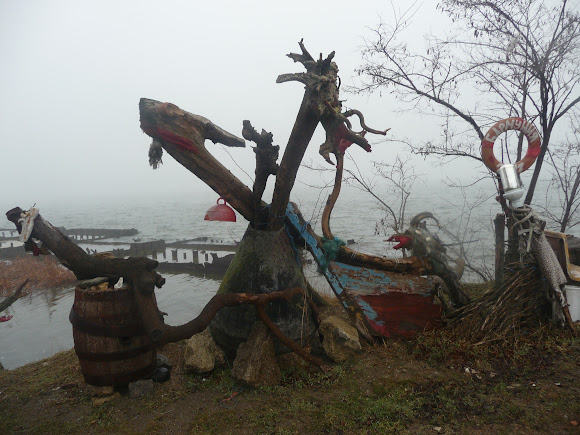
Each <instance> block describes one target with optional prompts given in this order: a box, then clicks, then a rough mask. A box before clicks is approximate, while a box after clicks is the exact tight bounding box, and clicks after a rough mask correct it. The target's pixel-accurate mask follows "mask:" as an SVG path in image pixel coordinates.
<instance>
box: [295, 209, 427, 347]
mask: <svg viewBox="0 0 580 435" xmlns="http://www.w3.org/2000/svg"><path fill="white" fill-rule="evenodd" d="M286 225H287V226H291V227H292V229H293V230H294V233H298V234H300V237H301V238H302V239H303V240H304V243H305V244H306V248H307V249H308V250H309V251H310V253H311V254H312V255H313V257H314V260H315V261H316V262H317V263H318V265H319V266H320V265H321V264H326V263H327V260H326V258H325V255H324V251H323V250H322V248H321V246H320V244H319V242H318V240H317V239H316V237H314V235H313V234H312V233H311V230H310V229H309V224H308V223H307V222H304V221H303V220H302V219H301V218H300V217H299V216H298V215H297V214H296V212H295V210H294V208H293V207H292V205H290V204H289V205H288V209H287V213H286ZM322 273H323V274H324V276H325V278H326V280H327V281H328V283H329V284H330V287H331V288H332V290H333V292H334V293H335V294H336V296H337V297H338V298H339V300H340V301H341V302H342V304H343V305H344V307H345V308H346V309H347V310H349V311H351V312H353V313H354V314H355V315H356V317H357V318H359V319H361V320H362V321H363V322H364V323H365V324H366V326H367V328H368V330H369V332H370V333H371V334H373V335H379V336H385V337H389V336H391V335H393V334H394V335H403V336H411V335H412V334H414V333H415V332H416V331H417V330H419V329H420V328H423V327H426V325H427V324H428V323H429V320H430V318H432V317H437V310H438V308H437V309H435V310H434V309H433V308H434V307H433V305H432V293H431V292H432V289H433V283H432V280H431V279H430V278H423V277H418V276H414V275H403V274H400V273H394V272H387V271H382V270H376V269H368V268H364V267H359V266H351V265H347V264H344V263H340V262H336V261H331V262H330V263H329V264H328V267H327V268H325V269H324V270H323V271H322ZM381 296H382V297H381ZM369 301H373V302H372V303H369ZM393 303H395V304H399V306H400V307H401V316H397V315H393V314H392V313H393V311H396V310H397V308H398V306H394V307H393V306H389V304H393ZM374 304H376V305H375V306H373V305H374ZM377 310H378V311H377ZM388 311H390V313H388ZM379 313H380V314H379ZM414 318H416V323H414V322H413V320H414ZM402 319H403V320H405V319H409V322H404V321H402ZM417 325H419V326H417Z"/></svg>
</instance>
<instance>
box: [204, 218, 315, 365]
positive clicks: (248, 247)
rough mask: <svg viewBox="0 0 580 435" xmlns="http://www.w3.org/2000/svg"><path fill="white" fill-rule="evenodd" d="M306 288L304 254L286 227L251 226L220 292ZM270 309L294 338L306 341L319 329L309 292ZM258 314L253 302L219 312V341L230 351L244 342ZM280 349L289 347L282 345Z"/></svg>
mask: <svg viewBox="0 0 580 435" xmlns="http://www.w3.org/2000/svg"><path fill="white" fill-rule="evenodd" d="M291 287H302V288H306V287H307V284H306V280H305V278H304V274H303V272H302V264H301V260H300V255H299V253H298V251H297V250H296V248H295V247H294V246H293V242H292V240H291V239H289V237H288V233H287V232H286V230H284V229H282V230H275V231H262V230H255V229H253V228H251V227H248V229H247V230H246V233H245V234H244V237H243V239H242V241H241V243H240V246H239V247H238V250H237V252H236V255H235V257H234V259H233V260H232V262H231V264H230V267H229V268H228V270H227V272H226V274H225V276H224V278H223V280H222V283H221V285H220V288H219V290H218V295H219V294H229V293H242V292H251V293H255V294H266V293H271V292H274V291H277V290H279V289H285V288H291ZM266 313H267V314H268V316H269V317H270V318H271V319H272V321H273V322H275V323H276V324H277V325H278V327H279V328H280V329H281V330H282V332H283V333H284V334H285V335H286V336H288V337H289V338H290V339H292V340H294V341H296V342H298V343H301V344H302V345H306V344H307V342H308V341H309V340H310V339H312V334H313V333H314V331H315V329H316V325H315V323H314V319H313V316H312V313H311V311H310V310H309V309H308V302H307V300H306V299H305V295H296V296H295V297H294V298H293V299H292V300H291V301H290V303H289V302H287V301H283V300H279V301H275V302H272V303H271V304H269V305H268V307H267V308H266ZM255 320H256V313H255V310H254V309H253V308H252V307H249V306H238V307H231V308H224V309H222V310H220V312H218V313H217V315H216V316H215V318H214V320H213V321H212V323H211V326H210V331H211V333H212V336H213V337H214V340H215V341H216V343H217V344H219V345H220V347H221V348H222V349H223V350H224V351H225V352H226V353H227V354H229V355H230V356H234V355H235V352H236V349H237V347H238V345H239V344H241V343H242V342H244V341H245V340H246V339H247V338H248V335H249V334H250V331H251V329H252V325H253V324H254V322H255ZM276 351H277V352H278V353H280V352H285V351H287V349H286V348H285V347H284V346H280V345H279V344H277V346H276Z"/></svg>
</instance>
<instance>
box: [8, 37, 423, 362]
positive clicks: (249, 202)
mask: <svg viewBox="0 0 580 435" xmlns="http://www.w3.org/2000/svg"><path fill="white" fill-rule="evenodd" d="M299 45H300V49H301V53H299V54H296V53H291V54H289V55H288V57H290V58H291V59H293V60H294V61H295V62H298V63H300V64H302V66H303V67H304V68H305V70H306V71H305V72H301V73H292V74H283V75H280V76H279V77H278V79H277V82H278V83H285V82H290V81H296V82H299V83H301V84H303V85H305V86H304V89H305V90H304V97H303V99H302V103H301V106H300V109H299V111H298V114H297V116H296V120H295V121H294V127H293V129H292V132H291V134H290V136H289V138H288V141H287V144H286V147H285V150H284V154H283V157H282V160H281V162H280V164H279V165H278V164H277V163H276V160H277V157H278V152H279V147H278V146H275V145H273V135H272V134H271V133H268V132H266V131H264V130H262V132H261V133H260V134H258V133H257V131H256V130H255V129H254V127H253V126H252V125H251V123H250V122H249V121H244V123H243V130H242V136H243V137H244V138H245V139H246V140H249V141H252V142H254V143H255V144H256V148H254V152H255V154H256V179H255V182H254V186H253V189H250V188H249V187H248V186H246V185H245V184H244V183H242V182H241V181H240V180H239V179H237V178H236V177H235V176H234V175H233V174H232V173H231V172H230V171H229V170H228V169H227V168H226V167H225V166H223V165H222V164H221V163H220V162H219V161H218V160H217V159H215V158H214V157H213V156H212V155H211V153H210V152H209V151H208V150H207V148H206V146H205V141H206V139H209V140H211V141H212V142H214V143H222V144H224V145H226V146H230V147H244V146H245V142H244V139H242V138H239V137H237V136H235V135H233V134H231V133H228V132H226V131H224V130H223V129H221V128H220V127H218V126H217V125H215V124H214V123H212V122H211V121H209V120H208V119H206V118H204V117H202V116H199V115H194V114H191V113H189V112H186V111H184V110H182V109H180V108H179V107H177V106H175V105H173V104H171V103H161V102H159V101H154V100H150V99H145V98H143V99H141V101H140V103H139V111H140V121H141V129H142V130H143V131H144V132H145V133H146V134H147V135H149V136H150V137H151V138H152V144H151V147H150V149H149V162H150V164H151V165H152V166H153V167H154V168H157V167H159V165H160V164H161V163H162V154H163V152H164V151H165V152H167V153H169V154H170V155H171V156H172V157H173V158H175V159H176V160H177V161H178V162H179V163H181V164H182V165H183V166H184V167H185V168H187V169H188V170H189V171H191V172H192V173H193V174H194V175H195V176H197V177H198V178H199V179H201V180H202V181H204V182H205V183H206V184H207V185H208V186H210V187H211V188H212V189H213V190H214V191H215V192H217V193H218V194H219V195H220V196H221V197H223V198H225V199H226V200H227V201H228V202H229V203H230V204H231V206H232V207H233V208H234V209H236V210H237V211H238V212H239V213H240V214H241V215H242V216H243V217H244V218H245V219H247V220H248V221H249V226H248V230H247V231H246V234H245V235H244V237H243V239H242V241H241V243H240V246H239V249H238V252H237V253H236V255H235V257H234V260H233V261H232V264H231V265H230V267H229V269H228V271H227V272H226V275H225V277H224V279H223V281H222V284H221V286H220V289H219V291H218V294H217V295H216V296H215V297H214V298H213V299H212V300H211V301H210V302H209V303H208V305H207V306H206V308H205V309H204V310H203V311H202V314H201V315H200V316H199V317H198V318H197V319H194V320H192V321H191V322H188V323H187V324H185V325H182V326H178V327H172V326H168V325H166V324H165V323H164V321H163V316H162V314H161V313H160V311H159V309H158V307H157V303H156V299H155V291H154V290H155V288H160V287H161V286H163V284H164V281H165V280H164V278H163V277H161V276H160V275H159V274H158V273H157V272H156V270H155V269H156V267H157V262H156V261H154V260H150V259H147V258H128V259H112V258H97V257H95V256H89V255H87V254H86V253H85V252H84V251H83V250H82V249H81V248H79V247H78V246H77V245H75V244H74V243H72V242H71V241H70V240H69V239H68V238H67V237H66V236H65V235H64V234H62V233H61V232H60V231H59V230H58V229H57V228H54V227H53V226H52V225H50V223H48V222H47V221H45V220H44V219H43V218H42V216H40V215H39V216H38V217H37V218H36V220H35V224H34V229H33V231H32V238H35V239H38V240H40V241H42V243H43V246H44V247H46V248H48V249H49V250H50V251H52V252H53V253H54V254H55V255H56V256H57V257H58V258H59V259H60V260H61V261H62V263H63V264H64V265H65V266H66V267H68V268H69V269H71V270H72V271H73V272H74V273H75V275H76V276H77V278H79V279H80V280H86V279H92V278H96V277H107V282H108V283H109V286H113V285H114V284H115V283H116V282H117V281H118V280H119V278H121V277H122V278H123V280H124V282H125V283H126V284H128V285H130V286H131V287H132V288H133V289H134V293H135V300H136V303H137V305H138V308H139V313H140V315H141V318H142V319H143V322H144V325H145V328H146V331H147V333H148V335H149V337H150V338H151V340H152V341H153V342H154V343H156V344H163V343H167V342H170V341H175V340H180V339H183V338H186V337H189V336H191V335H193V334H195V333H197V332H200V331H201V330H203V329H204V328H205V327H206V326H207V324H208V323H209V322H210V320H211V319H212V317H213V321H211V327H210V329H211V332H212V335H213V336H214V339H216V341H217V342H218V344H219V345H220V346H221V347H222V348H224V350H225V351H226V353H229V354H230V355H233V354H235V350H236V348H237V346H238V345H239V344H240V343H241V342H242V341H244V340H245V339H246V338H247V336H248V334H249V331H250V330H251V328H252V324H253V323H254V321H256V320H257V319H260V320H261V321H263V322H264V323H266V325H268V327H269V328H270V329H271V331H272V332H273V333H274V335H275V336H276V337H278V339H279V340H280V342H281V343H283V344H284V345H286V346H287V347H289V348H290V349H292V350H294V351H296V352H298V353H300V354H301V355H302V356H303V357H305V358H307V359H308V360H309V361H311V362H313V363H314V364H317V365H319V366H320V365H321V364H322V363H321V361H320V360H317V359H316V358H313V357H311V356H309V355H308V354H307V353H306V352H304V351H302V350H301V348H302V347H304V346H307V344H308V343H307V341H308V339H309V337H311V336H312V334H313V332H314V330H315V328H316V312H315V310H313V309H312V307H311V304H310V303H309V297H308V294H307V292H306V291H305V290H304V289H306V288H307V283H306V280H305V278H304V275H303V273H302V265H301V263H300V260H299V259H298V260H297V258H298V256H297V252H296V247H295V245H294V243H293V241H291V240H290V238H289V235H288V232H287V231H286V230H285V229H284V219H285V216H286V211H287V207H288V203H289V199H290V193H291V191H292V188H293V186H294V182H295V179H296V174H297V171H298V168H299V166H300V163H301V161H302V158H303V156H304V153H305V151H306V148H307V147H308V145H309V143H310V140H311V138H312V135H313V133H314V131H315V129H316V127H317V125H318V124H319V123H321V124H322V126H323V127H324V129H325V130H326V140H325V142H324V143H323V144H322V145H321V147H320V153H321V155H322V156H323V157H324V158H325V159H326V160H327V161H330V154H334V155H335V156H336V158H337V162H338V164H339V165H341V162H342V155H343V154H344V150H345V149H346V147H348V146H349V145H350V144H352V143H355V144H357V145H359V146H360V147H362V148H363V149H364V150H366V151H370V150H371V146H370V144H369V143H368V141H367V139H366V138H365V134H366V133H367V132H368V133H374V134H385V133H386V130H385V131H378V130H373V129H371V128H369V127H367V126H366V124H365V122H364V117H363V116H362V114H361V113H360V112H359V111H357V110H346V111H342V106H341V102H340V99H339V79H338V67H337V65H336V64H335V63H334V62H333V58H334V52H333V53H331V54H330V55H329V56H327V57H326V58H323V57H322V56H320V57H319V59H317V60H315V59H314V58H313V57H312V56H311V55H310V53H308V51H307V50H306V48H305V46H304V44H303V43H302V41H301V42H300V43H299ZM353 115H356V116H357V117H358V118H359V120H360V123H361V125H362V128H363V131H361V132H360V133H357V132H355V131H353V129H352V124H351V122H350V120H349V118H350V117H352V116H353ZM270 175H275V177H276V181H275V187H274V192H273V196H272V199H271V203H270V204H266V203H265V202H264V201H263V199H262V195H263V192H264V188H265V185H266V182H267V179H268V177H269V176H270ZM22 213H23V211H22V210H21V209H20V208H15V209H13V210H10V211H9V212H8V213H7V216H8V219H9V220H11V221H12V222H13V223H14V224H15V225H16V227H17V228H18V229H19V231H20V230H21V225H20V223H19V219H20V217H21V214H22ZM26 246H27V248H28V249H29V250H31V249H32V250H33V249H34V242H33V241H32V239H31V240H30V241H29V242H28V244H27V245H26ZM339 256H340V258H341V259H343V261H344V262H345V263H346V262H349V263H350V264H356V265H359V266H366V267H373V268H376V269H381V270H394V271H397V272H404V273H412V274H417V275H419V274H423V273H426V272H430V271H431V270H432V269H433V265H432V264H431V263H430V262H429V261H428V259H427V260H426V259H419V258H416V257H410V258H405V259H386V258H381V257H374V256H368V255H364V254H360V253H355V252H352V251H350V250H348V249H347V248H345V247H341V249H340V251H339ZM283 289H286V290H283ZM249 305H253V306H254V307H255V310H254V309H253V308H252V307H250V306H249ZM214 316H215V317H214Z"/></svg>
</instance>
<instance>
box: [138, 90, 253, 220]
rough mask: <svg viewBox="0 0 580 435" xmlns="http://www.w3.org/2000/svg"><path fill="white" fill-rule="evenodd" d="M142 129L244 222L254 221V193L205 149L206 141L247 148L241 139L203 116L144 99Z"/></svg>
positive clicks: (141, 103) (168, 104)
mask: <svg viewBox="0 0 580 435" xmlns="http://www.w3.org/2000/svg"><path fill="white" fill-rule="evenodd" d="M139 111H140V116H141V129H142V130H143V131H144V132H145V133H146V134H147V135H149V136H151V138H153V139H155V140H157V141H159V142H160V143H161V144H162V146H163V149H165V150H166V151H167V152H168V153H169V154H170V155H171V156H172V157H173V158H174V159H175V160H177V161H178V162H179V163H181V164H182V165H183V166H184V167H185V168H186V169H188V170H189V171H191V172H192V173H193V174H194V175H196V176H197V177H198V178H199V179H200V180H202V181H203V182H204V183H206V184H207V185H208V186H209V187H211V188H212V189H213V190H214V191H215V192H217V193H218V194H219V195H220V196H221V197H223V198H225V199H226V201H227V202H228V203H230V205H231V206H232V207H233V208H235V209H236V210H237V211H238V212H239V213H240V214H241V215H242V216H243V217H244V218H246V219H247V220H249V221H250V222H252V221H254V207H253V195H252V191H251V190H250V189H249V188H248V187H247V186H246V185H245V184H244V183H242V182H241V181H240V180H239V179H238V178H237V177H236V176H234V174H232V173H231V172H230V171H229V170H228V169H227V168H226V167H225V166H224V165H222V164H221V163H220V162H219V161H218V160H217V159H216V158H215V157H214V156H212V155H211V153H210V152H209V151H208V150H207V149H206V147H205V140H206V139H209V140H211V141H213V142H214V143H217V142H219V143H222V144H224V145H227V146H232V147H244V146H245V143H244V140H243V139H241V138H238V137H236V136H234V135H232V134H230V133H228V132H226V131H225V130H223V129H221V128H220V127H218V126H217V125H215V124H213V123H212V122H211V121H209V120H208V119H206V118H204V117H203V116H199V115H193V114H191V113H189V112H186V111H184V110H181V109H180V108H179V107H177V106H176V105H174V104H171V103H161V102H159V101H155V100H149V99H146V98H141V100H140V102H139Z"/></svg>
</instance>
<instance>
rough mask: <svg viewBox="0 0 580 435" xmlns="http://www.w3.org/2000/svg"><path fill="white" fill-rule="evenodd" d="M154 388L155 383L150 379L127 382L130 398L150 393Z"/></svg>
mask: <svg viewBox="0 0 580 435" xmlns="http://www.w3.org/2000/svg"><path fill="white" fill-rule="evenodd" d="M154 388H155V383H154V382H153V380H152V379H144V380H140V381H136V382H131V383H130V384H129V397H130V398H131V399H136V398H137V397H142V396H145V395H147V394H150V393H152V392H153V389H154Z"/></svg>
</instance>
